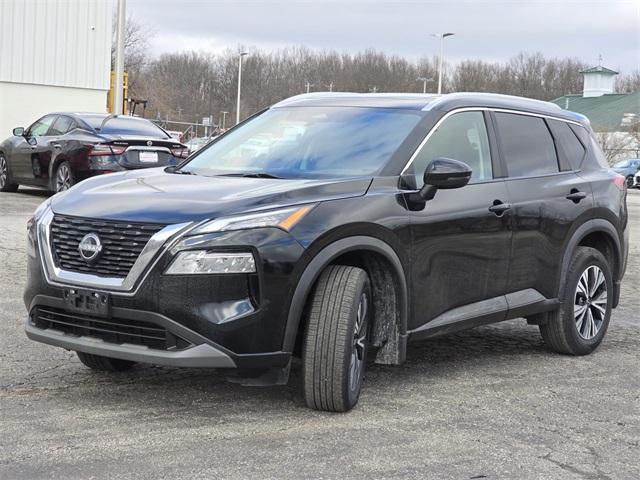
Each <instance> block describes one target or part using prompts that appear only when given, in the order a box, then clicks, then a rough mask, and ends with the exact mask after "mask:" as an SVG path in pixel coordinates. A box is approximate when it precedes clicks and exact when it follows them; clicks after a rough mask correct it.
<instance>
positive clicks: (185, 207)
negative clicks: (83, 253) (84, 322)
mask: <svg viewBox="0 0 640 480" xmlns="http://www.w3.org/2000/svg"><path fill="white" fill-rule="evenodd" d="M371 180H372V179H371V178H357V179H329V180H328V179H315V180H305V179H290V180H289V179H286V180H280V179H268V178H242V177H222V176H216V177H206V176H201V175H180V174H175V173H166V172H164V170H163V169H161V168H160V169H158V168H153V169H145V170H134V171H129V172H122V173H114V174H109V175H101V176H98V177H93V178H90V179H88V180H85V181H83V182H80V183H79V184H78V185H76V186H74V187H73V188H71V189H70V190H67V191H66V192H62V193H59V194H57V195H55V196H54V197H52V199H51V208H52V210H53V212H54V213H57V214H61V215H72V216H78V217H89V218H99V219H104V220H123V221H130V222H134V221H135V222H153V223H163V224H174V223H184V222H191V221H199V220H204V219H207V218H216V217H220V216H228V215H232V214H236V213H241V212H248V211H258V210H269V209H272V208H278V207H284V206H289V205H298V204H304V203H312V202H318V201H322V200H331V199H338V198H347V197H354V196H361V195H364V194H365V193H366V191H367V189H368V188H369V185H370V184H371Z"/></svg>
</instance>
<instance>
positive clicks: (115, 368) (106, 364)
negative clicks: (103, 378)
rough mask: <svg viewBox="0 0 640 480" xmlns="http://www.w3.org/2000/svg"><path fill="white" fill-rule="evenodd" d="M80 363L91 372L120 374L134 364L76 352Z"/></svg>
mask: <svg viewBox="0 0 640 480" xmlns="http://www.w3.org/2000/svg"><path fill="white" fill-rule="evenodd" d="M76 353H77V354H78V358H79V359H80V361H81V362H82V363H84V364H85V365H86V366H87V367H89V368H90V369H92V370H101V371H103V372H122V371H124V370H129V369H130V368H131V367H133V366H134V365H135V364H136V362H132V361H129V360H121V359H119V358H109V357H103V356H101V355H93V354H91V353H84V352H76Z"/></svg>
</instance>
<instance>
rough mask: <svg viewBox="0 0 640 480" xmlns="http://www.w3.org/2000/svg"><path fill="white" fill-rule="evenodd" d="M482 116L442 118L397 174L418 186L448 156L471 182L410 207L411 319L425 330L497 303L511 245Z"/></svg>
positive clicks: (503, 195)
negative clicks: (441, 318) (469, 308)
mask: <svg viewBox="0 0 640 480" xmlns="http://www.w3.org/2000/svg"><path fill="white" fill-rule="evenodd" d="M487 118H488V116H487V114H486V113H484V112H482V111H479V110H478V111H463V112H458V113H453V114H451V115H450V116H448V117H446V118H445V119H444V120H443V121H442V122H441V123H440V124H439V125H438V126H437V127H436V128H435V130H432V131H431V132H430V134H429V136H428V139H427V141H426V143H425V144H424V145H423V146H422V147H421V149H420V150H419V151H418V153H417V154H416V155H415V158H414V159H413V161H412V163H411V165H410V167H409V168H408V169H407V170H406V172H405V174H404V175H407V174H408V175H410V176H415V179H413V181H415V182H416V186H417V187H418V188H420V187H421V186H422V174H423V172H424V170H425V168H426V166H427V164H428V163H429V162H430V161H431V160H433V159H434V158H437V157H447V158H452V159H455V160H460V161H463V162H465V163H466V164H468V165H469V166H470V167H471V169H472V171H473V175H472V178H471V181H470V183H469V184H468V185H467V186H465V187H462V188H460V189H456V190H439V191H438V192H437V193H436V195H435V197H434V198H433V199H432V200H429V201H428V202H425V203H424V205H422V206H418V208H412V211H411V216H412V227H411V228H412V240H413V249H412V251H413V258H412V271H411V280H412V281H411V288H412V295H411V297H412V299H413V301H412V307H413V309H412V311H413V314H412V318H410V320H409V329H416V328H419V327H424V326H425V324H426V323H427V322H429V321H430V320H433V319H434V318H435V317H437V316H438V315H440V314H442V313H445V312H447V311H449V310H452V309H454V308H456V307H461V306H465V305H470V304H473V303H476V302H480V301H483V300H488V299H492V298H497V297H502V296H503V295H504V293H505V291H506V288H507V287H506V285H507V275H508V269H509V251H510V243H511V230H510V218H511V212H510V210H509V209H508V208H507V207H508V204H509V198H508V194H507V188H506V186H505V182H504V179H500V178H496V177H498V172H499V167H498V162H497V161H496V160H495V159H496V158H497V155H495V154H494V152H493V151H492V148H491V147H490V141H489V135H488V132H487V123H486V119H487Z"/></svg>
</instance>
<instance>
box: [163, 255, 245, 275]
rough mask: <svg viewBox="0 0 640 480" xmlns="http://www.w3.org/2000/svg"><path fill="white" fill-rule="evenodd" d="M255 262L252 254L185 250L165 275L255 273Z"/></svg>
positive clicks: (175, 259) (174, 260) (177, 256)
mask: <svg viewBox="0 0 640 480" xmlns="http://www.w3.org/2000/svg"><path fill="white" fill-rule="evenodd" d="M255 271H256V261H255V259H254V258H253V254H252V253H245V252H240V253H234V252H209V251H207V250H186V251H183V252H180V253H178V255H176V258H174V259H173V262H171V265H169V268H167V270H166V271H165V272H164V273H165V274H167V275H194V274H216V273H255Z"/></svg>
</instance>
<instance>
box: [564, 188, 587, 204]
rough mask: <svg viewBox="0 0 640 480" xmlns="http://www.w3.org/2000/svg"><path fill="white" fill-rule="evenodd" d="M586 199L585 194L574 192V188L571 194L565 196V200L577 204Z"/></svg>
mask: <svg viewBox="0 0 640 480" xmlns="http://www.w3.org/2000/svg"><path fill="white" fill-rule="evenodd" d="M585 198H587V194H586V193H584V192H581V191H579V190H576V189H575V188H574V189H573V190H571V193H570V194H569V195H567V200H571V201H572V202H573V203H579V202H580V200H583V199H585Z"/></svg>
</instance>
